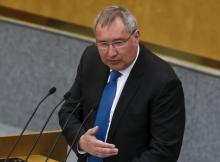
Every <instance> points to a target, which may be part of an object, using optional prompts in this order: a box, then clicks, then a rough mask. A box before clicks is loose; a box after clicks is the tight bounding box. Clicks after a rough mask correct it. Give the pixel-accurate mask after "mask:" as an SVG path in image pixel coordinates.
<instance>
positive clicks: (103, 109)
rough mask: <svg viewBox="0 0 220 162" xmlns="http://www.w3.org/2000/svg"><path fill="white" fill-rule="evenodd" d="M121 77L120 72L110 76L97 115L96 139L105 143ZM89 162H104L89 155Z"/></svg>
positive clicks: (113, 72)
mask: <svg viewBox="0 0 220 162" xmlns="http://www.w3.org/2000/svg"><path fill="white" fill-rule="evenodd" d="M120 75H121V73H119V72H118V71H112V72H111V74H110V80H109V82H108V83H107V84H106V86H105V88H104V91H103V93H102V98H101V101H100V103H99V108H98V112H97V115H96V120H95V124H94V125H95V126H99V130H98V132H97V134H96V138H97V139H99V140H102V141H105V136H106V132H107V128H108V124H109V116H110V110H111V107H112V104H113V101H114V98H115V94H116V88H117V79H118V77H119V76H120ZM88 162H103V159H102V158H99V157H96V156H92V155H89V156H88Z"/></svg>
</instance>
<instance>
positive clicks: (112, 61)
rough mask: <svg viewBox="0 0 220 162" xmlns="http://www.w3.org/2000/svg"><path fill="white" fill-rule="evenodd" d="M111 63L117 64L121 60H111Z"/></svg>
mask: <svg viewBox="0 0 220 162" xmlns="http://www.w3.org/2000/svg"><path fill="white" fill-rule="evenodd" d="M109 63H110V64H113V65H115V64H119V63H120V61H119V60H109Z"/></svg>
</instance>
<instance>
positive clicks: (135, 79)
mask: <svg viewBox="0 0 220 162" xmlns="http://www.w3.org/2000/svg"><path fill="white" fill-rule="evenodd" d="M141 63H142V54H141V52H140V54H139V57H138V59H137V61H136V63H135V65H134V67H133V69H132V70H131V72H130V75H129V77H128V79H127V82H126V83H125V86H124V89H123V91H122V93H121V96H120V98H119V101H118V103H117V106H116V109H115V112H114V115H113V118H112V122H111V125H110V129H109V133H108V139H107V141H111V138H112V137H113V135H114V133H115V131H116V130H117V125H118V124H119V123H120V120H121V118H122V117H123V115H124V114H125V112H126V111H127V108H128V105H129V103H130V102H131V101H132V98H133V96H134V95H135V94H136V92H137V90H138V88H139V85H140V81H141V77H142V76H143V71H142V70H143V69H142V66H141Z"/></svg>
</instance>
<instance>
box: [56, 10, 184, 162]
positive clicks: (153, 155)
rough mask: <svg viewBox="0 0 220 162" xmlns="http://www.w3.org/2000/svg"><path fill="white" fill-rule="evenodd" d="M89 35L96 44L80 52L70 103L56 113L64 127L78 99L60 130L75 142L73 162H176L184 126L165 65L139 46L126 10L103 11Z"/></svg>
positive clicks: (177, 88)
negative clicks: (116, 74)
mask: <svg viewBox="0 0 220 162" xmlns="http://www.w3.org/2000/svg"><path fill="white" fill-rule="evenodd" d="M94 32H95V36H96V45H92V46H89V47H87V48H86V50H85V51H84V53H83V55H82V58H81V61H80V64H79V66H78V71H77V75H76V78H75V82H74V84H73V86H72V87H71V89H70V91H71V93H72V95H71V98H70V99H69V100H68V101H66V102H65V103H64V105H63V107H62V108H61V110H60V112H59V119H60V125H61V127H63V125H64V123H65V122H66V120H67V118H68V115H69V114H70V113H71V111H72V110H73V108H74V107H75V105H76V104H75V103H74V101H75V100H77V99H81V98H82V102H81V105H80V107H79V108H78V109H77V110H76V112H75V114H74V115H73V117H72V118H71V121H70V124H69V125H68V126H67V128H65V129H63V134H64V136H65V137H66V139H67V141H68V143H69V144H72V142H73V141H76V142H75V143H74V147H73V149H74V151H75V153H76V154H77V156H78V161H79V162H86V161H88V162H93V161H96V162H99V161H103V162H176V161H177V159H178V156H179V152H180V149H181V145H182V139H183V133H184V124H185V108H184V95H183V89H182V85H181V82H180V80H179V79H178V78H177V76H176V74H175V73H174V71H173V70H172V68H171V67H170V65H169V64H168V63H166V62H165V61H163V60H161V59H160V58H158V57H157V56H155V55H154V54H153V53H151V52H150V51H149V50H147V49H146V48H145V47H144V46H143V45H142V44H140V43H139V38H140V32H139V30H138V29H137V25H136V20H135V18H134V17H133V16H132V14H131V13H130V12H129V11H128V10H126V9H124V8H120V7H109V8H106V9H104V10H103V11H102V12H101V13H100V14H99V15H98V16H97V18H96V20H95V23H94ZM115 71H117V72H119V73H120V75H119V77H118V78H117V79H116V84H117V88H116V92H115V94H114V99H113V103H111V106H110V107H111V108H110V110H109V114H108V116H107V118H108V119H107V120H106V121H107V122H108V123H107V130H105V131H104V139H101V138H99V137H98V135H97V134H100V132H102V131H103V128H102V127H103V126H102V125H99V124H98V122H97V121H98V118H99V117H100V114H101V115H102V112H101V109H102V108H101V107H102V106H100V105H103V104H101V103H100V102H102V100H103V96H104V93H106V92H105V87H106V86H107V85H108V84H109V82H110V81H109V80H111V77H110V74H111V73H113V72H115ZM107 96H108V95H107ZM106 98H107V99H108V97H106ZM109 98H110V97H109ZM103 102H104V105H105V101H103ZM106 104H107V103H106ZM94 105H95V106H94ZM104 109H107V108H104ZM91 110H94V111H91ZM100 112H101V113H100ZM105 118H106V117H105ZM82 122H84V123H83V126H82V129H80V127H81V125H82ZM105 124H106V123H105ZM75 139H76V140H75ZM93 158H96V160H93V161H92V160H91V159H93Z"/></svg>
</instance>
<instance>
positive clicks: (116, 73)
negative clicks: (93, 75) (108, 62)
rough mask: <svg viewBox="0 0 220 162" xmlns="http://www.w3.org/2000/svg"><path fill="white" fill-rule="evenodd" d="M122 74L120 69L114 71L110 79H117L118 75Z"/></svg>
mask: <svg viewBox="0 0 220 162" xmlns="http://www.w3.org/2000/svg"><path fill="white" fill-rule="evenodd" d="M120 76H121V73H120V72H118V71H112V72H111V74H110V81H116V80H117V79H118V77H120Z"/></svg>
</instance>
